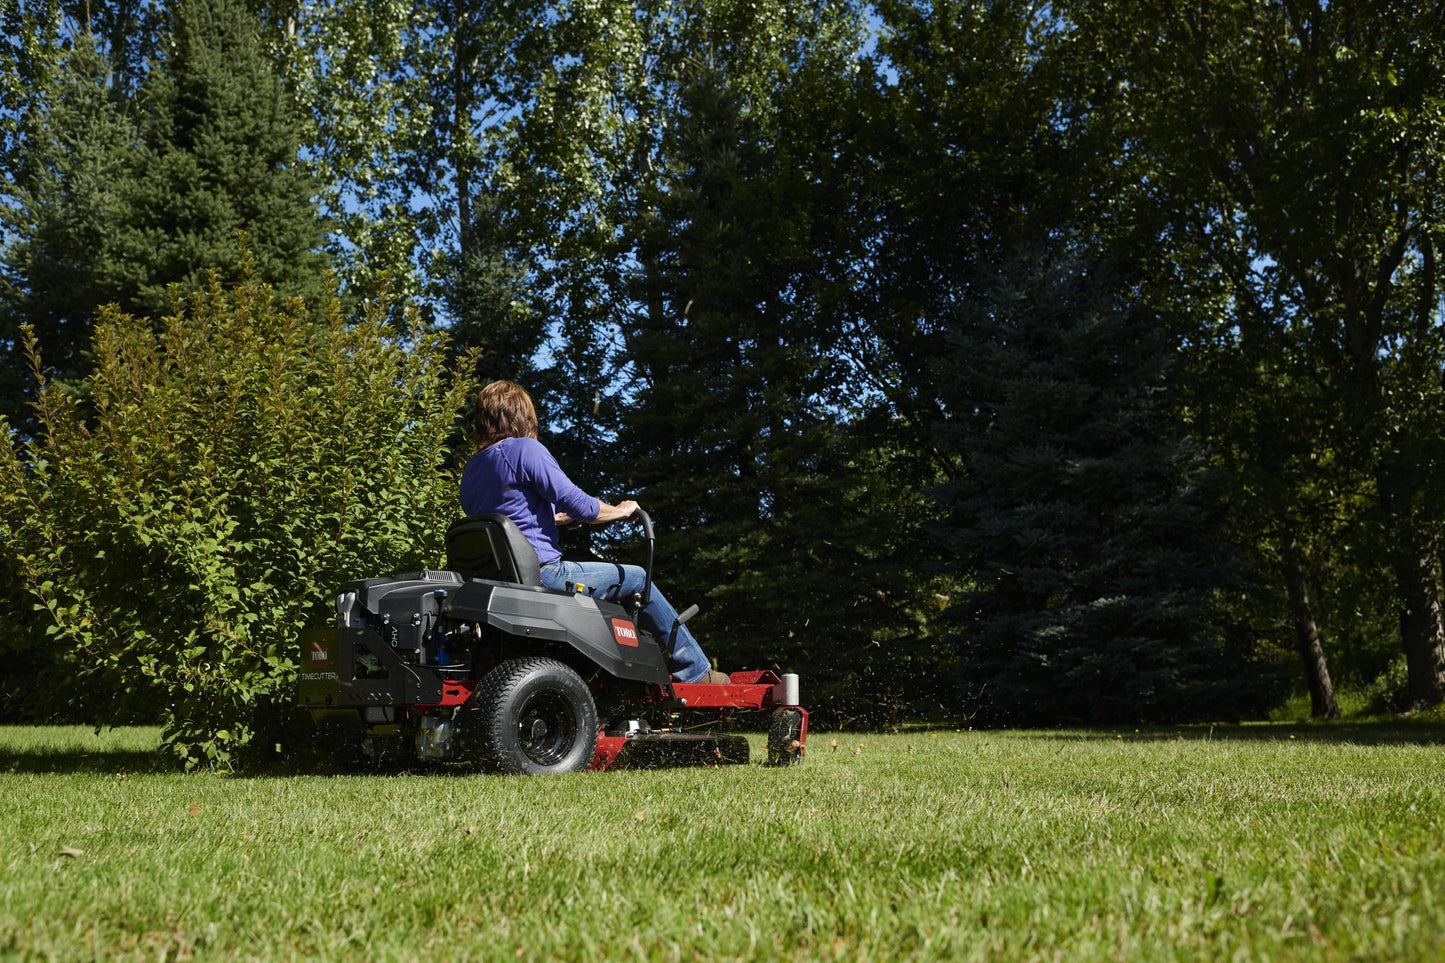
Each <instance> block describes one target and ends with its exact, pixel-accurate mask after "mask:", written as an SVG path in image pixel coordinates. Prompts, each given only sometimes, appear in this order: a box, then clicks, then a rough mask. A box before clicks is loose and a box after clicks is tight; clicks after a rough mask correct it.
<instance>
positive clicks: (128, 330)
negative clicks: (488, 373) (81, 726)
mask: <svg viewBox="0 0 1445 963" xmlns="http://www.w3.org/2000/svg"><path fill="white" fill-rule="evenodd" d="M386 310H387V308H386V306H385V305H382V304H372V305H370V306H369V307H368V310H367V312H366V315H365V317H364V318H363V319H362V320H360V321H359V322H357V323H354V324H348V323H345V322H343V320H342V318H341V311H340V307H339V305H338V303H337V302H336V301H335V299H334V298H333V300H332V302H331V303H330V304H329V305H328V306H326V308H325V310H324V311H323V312H319V313H320V314H323V315H324V318H325V320H324V322H322V323H320V324H318V323H316V322H315V321H314V320H312V319H313V318H315V317H316V316H317V313H310V312H308V310H307V307H306V306H305V305H303V304H302V303H300V302H299V301H290V302H286V303H281V302H280V301H279V299H277V298H276V296H275V295H274V293H273V292H272V290H271V289H270V288H269V287H268V286H266V285H264V284H260V283H258V282H255V281H247V282H245V283H243V284H241V285H240V286H238V287H236V288H235V289H234V290H231V291H225V290H222V289H221V287H220V285H219V283H218V282H217V281H216V280H215V279H214V277H213V278H212V280H211V284H210V286H209V288H208V289H207V290H205V291H201V292H198V293H197V294H195V295H192V296H191V297H190V298H189V299H187V300H185V301H184V302H180V303H178V304H177V308H176V312H175V314H174V316H172V317H168V318H165V319H164V320H162V321H161V322H159V323H158V324H152V323H151V322H150V321H147V320H138V319H135V318H131V317H128V316H125V315H123V314H120V313H118V312H116V311H113V310H111V311H106V312H103V313H102V317H101V320H100V322H99V324H98V325H97V327H96V331H95V335H94V342H93V346H92V347H93V353H94V363H95V369H94V373H93V374H91V375H90V376H89V377H88V378H87V379H86V380H85V382H84V383H83V385H82V386H81V390H79V391H74V390H68V389H66V388H64V387H62V386H60V385H57V384H54V383H47V382H46V381H45V379H44V378H43V376H42V375H41V370H42V369H41V364H40V358H39V354H38V350H37V348H36V346H35V343H34V339H33V337H31V338H30V340H29V350H30V352H31V355H32V361H33V364H34V367H35V372H36V378H37V381H38V391H39V393H38V400H37V402H36V406H35V407H36V413H37V417H38V424H39V425H40V426H41V427H40V430H39V431H38V432H37V434H36V437H34V438H31V439H28V440H27V439H20V438H18V437H17V436H16V435H15V433H14V432H13V431H10V430H9V429H8V427H7V428H6V431H5V434H6V436H7V438H8V441H7V442H6V443H5V444H0V535H3V536H4V538H5V539H6V540H7V541H8V542H9V544H10V546H11V551H12V553H13V558H14V560H15V564H16V567H17V569H18V575H19V581H20V583H21V585H22V586H23V591H24V592H25V593H26V594H28V596H29V597H30V598H31V599H32V601H33V603H34V605H35V607H36V609H37V610H38V612H39V614H40V615H41V616H42V622H43V623H44V632H45V634H46V635H47V636H49V644H50V645H51V646H53V647H54V651H53V654H54V657H55V662H56V671H57V672H61V673H65V674H67V676H68V678H72V679H73V680H74V687H73V698H75V699H77V700H81V701H87V702H88V705H89V706H90V714H91V716H92V717H93V721H95V722H96V723H98V724H113V723H119V722H125V721H136V720H146V719H150V720H158V721H160V722H161V723H162V724H163V725H164V732H165V739H166V741H167V743H168V744H169V746H170V747H171V748H172V749H173V750H174V751H175V752H176V753H177V755H178V756H180V757H181V758H182V759H184V760H185V763H186V765H187V767H193V766H196V765H210V766H214V767H217V768H231V767H234V766H236V765H238V764H239V763H240V762H241V761H242V760H243V759H245V758H248V757H253V756H255V755H256V754H258V753H264V752H269V751H271V750H272V749H273V747H274V746H275V744H276V740H277V738H279V736H278V733H280V732H281V731H283V724H284V722H285V717H286V713H287V709H286V707H287V705H288V704H289V697H290V692H291V688H292V684H293V681H294V679H295V673H296V668H297V664H296V656H297V652H296V637H297V633H298V631H299V630H300V629H302V628H303V627H304V626H305V625H306V624H308V623H314V622H316V621H317V620H325V619H327V618H328V617H329V615H328V612H329V605H330V600H331V598H332V596H333V594H334V591H335V588H336V586H337V584H338V583H340V582H341V581H343V580H345V579H348V578H356V577H367V576H372V575H382V574H388V573H390V572H393V571H397V570H404V569H408V568H417V567H422V566H428V565H430V566H435V565H436V564H437V563H438V561H439V560H440V558H441V554H442V544H441V542H442V534H443V532H444V530H445V527H446V523H447V521H448V520H449V519H450V518H451V517H453V516H454V515H455V514H456V512H457V494H456V478H455V475H454V474H453V473H452V472H451V471H449V470H448V469H447V468H446V467H445V465H446V463H447V461H448V455H449V451H448V443H449V439H450V438H453V437H454V436H453V428H454V426H455V424H456V419H457V414H458V412H459V410H460V409H461V407H462V405H463V403H464V401H465V399H466V397H467V396H468V395H469V394H470V393H471V391H472V388H473V385H472V383H471V381H470V379H469V377H468V376H466V375H457V376H453V374H452V371H457V372H468V371H471V370H473V369H474V360H473V359H471V358H468V359H465V360H464V361H463V362H462V363H460V364H458V365H455V366H453V364H452V363H451V361H450V356H449V353H448V348H447V343H446V340H445V337H444V336H442V335H439V334H437V333H434V332H424V331H423V330H422V328H421V327H420V325H419V324H416V323H413V324H412V325H411V327H410V329H409V330H408V331H407V332H405V333H404V334H398V333H397V332H396V330H395V329H394V328H390V327H388V326H387V324H386V322H385V321H384V318H385V317H386ZM0 426H3V423H0Z"/></svg>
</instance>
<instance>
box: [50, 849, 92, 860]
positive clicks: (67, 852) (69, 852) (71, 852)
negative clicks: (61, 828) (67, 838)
mask: <svg viewBox="0 0 1445 963" xmlns="http://www.w3.org/2000/svg"><path fill="white" fill-rule="evenodd" d="M56 855H59V856H69V857H70V858H71V859H74V858H75V857H76V856H84V855H85V850H83V849H76V848H75V847H73V846H62V847H60V849H59V850H58V852H57V854H56Z"/></svg>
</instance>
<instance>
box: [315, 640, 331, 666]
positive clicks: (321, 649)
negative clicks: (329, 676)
mask: <svg viewBox="0 0 1445 963" xmlns="http://www.w3.org/2000/svg"><path fill="white" fill-rule="evenodd" d="M330 661H331V653H330V652H328V651H326V643H325V642H312V643H311V664H312V665H326V664H327V663H329V662H330Z"/></svg>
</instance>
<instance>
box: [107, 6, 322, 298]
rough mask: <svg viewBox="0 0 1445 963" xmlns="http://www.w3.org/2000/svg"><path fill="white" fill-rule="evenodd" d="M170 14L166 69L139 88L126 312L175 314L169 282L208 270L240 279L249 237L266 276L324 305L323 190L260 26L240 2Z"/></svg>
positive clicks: (285, 290) (192, 283) (126, 237)
mask: <svg viewBox="0 0 1445 963" xmlns="http://www.w3.org/2000/svg"><path fill="white" fill-rule="evenodd" d="M170 17H171V19H170V36H169V37H168V38H167V39H166V41H165V42H164V43H163V44H162V50H163V54H162V58H161V61H160V62H159V63H157V64H155V65H153V66H152V68H151V70H150V73H149V75H148V76H147V78H146V81H145V83H144V84H143V85H142V88H141V95H140V96H141V103H142V108H143V119H142V125H141V126H142V133H143V141H144V144H143V149H142V151H141V154H140V158H139V165H138V171H137V176H136V180H135V182H134V185H133V191H132V193H131V196H130V197H129V198H128V202H129V206H130V211H129V217H128V218H127V222H126V223H125V225H124V227H123V229H122V232H121V233H122V245H123V251H124V254H125V267H126V269H127V271H126V273H125V276H124V277H123V279H122V291H121V297H120V303H121V306H122V307H123V308H125V309H126V310H128V311H132V312H134V313H138V314H149V315H152V316H156V315H159V314H161V313H163V312H165V311H166V310H167V309H168V308H169V307H170V296H169V294H168V292H167V287H168V286H169V285H171V284H175V283H179V284H182V285H184V286H187V287H192V288H194V287H197V286H198V285H199V284H200V283H201V282H202V281H203V280H204V277H205V273H206V271H208V270H211V269H216V270H218V271H219V272H220V275H221V279H222V280H223V281H231V280H237V279H239V278H240V277H241V276H242V268H241V265H242V261H243V255H242V252H241V248H240V245H238V244H237V233H238V232H240V231H245V232H246V234H247V235H248V238H249V241H248V244H249V249H250V257H251V260H252V262H253V263H254V266H255V270H256V273H257V275H258V276H259V277H260V278H262V279H264V280H266V281H269V282H271V283H272V284H274V285H275V286H276V289H277V290H278V291H279V292H280V293H281V294H282V295H285V296H301V297H307V298H308V299H317V301H318V303H319V299H320V298H321V295H322V289H323V287H324V281H323V277H322V275H323V271H324V269H325V267H326V264H325V258H324V256H323V255H322V253H321V250H322V241H323V238H322V223H321V220H320V218H319V217H318V215H317V213H316V208H315V206H314V204H313V199H314V196H315V194H316V190H317V188H316V185H315V183H314V182H313V180H312V178H311V175H310V173H309V172H308V170H307V168H306V166H305V164H304V163H302V162H301V161H300V160H299V159H298V157H297V149H298V146H297V145H298V128H297V125H296V123H295V120H294V119H293V117H292V114H291V110H290V106H289V102H288V98H287V95H286V93H285V91H284V90H283V88H282V86H281V83H280V81H279V79H278V78H277V77H276V75H275V73H274V71H273V69H272V66H271V63H270V61H269V60H268V59H267V57H266V53H265V50H264V48H263V46H262V43H261V40H260V37H259V35H258V29H259V28H258V25H257V23H256V21H255V19H254V18H253V17H252V16H251V14H250V13H248V12H247V11H246V9H245V7H244V6H243V5H242V4H241V3H240V2H239V0H179V2H177V3H176V4H175V5H174V6H173V7H172V9H171V11H170Z"/></svg>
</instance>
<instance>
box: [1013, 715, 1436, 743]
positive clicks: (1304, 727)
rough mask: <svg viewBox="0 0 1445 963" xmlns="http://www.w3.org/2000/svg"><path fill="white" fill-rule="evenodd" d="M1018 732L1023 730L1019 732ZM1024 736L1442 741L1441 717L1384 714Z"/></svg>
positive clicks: (1088, 739)
mask: <svg viewBox="0 0 1445 963" xmlns="http://www.w3.org/2000/svg"><path fill="white" fill-rule="evenodd" d="M1021 734H1022V733H1021ZM1028 735H1029V736H1038V737H1041V738H1045V739H1061V740H1071V741H1081V742H1092V741H1101V742H1111V741H1112V742H1117V741H1119V737H1120V736H1122V737H1123V738H1124V739H1125V740H1126V741H1133V742H1139V741H1146V742H1173V741H1176V740H1187V741H1191V742H1204V741H1214V742H1290V741H1294V742H1318V743H1331V744H1337V745H1358V746H1393V745H1401V746H1406V745H1408V746H1440V745H1445V722H1441V721H1437V720H1433V719H1432V720H1420V721H1412V720H1409V719H1388V720H1379V721H1374V720H1370V721H1358V722H1355V721H1347V722H1248V723H1215V724H1213V725H1210V724H1207V723H1205V724H1195V723H1191V724H1189V725H1179V726H1148V727H1145V726H1140V727H1139V728H1138V729H1137V730H1135V729H1134V727H1132V726H1118V727H1113V728H1098V729H1070V730H1064V731H1058V732H1048V731H1031V732H1029V733H1028Z"/></svg>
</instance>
